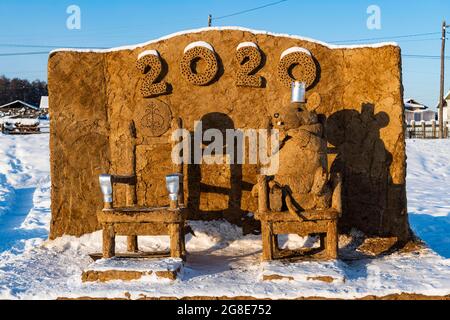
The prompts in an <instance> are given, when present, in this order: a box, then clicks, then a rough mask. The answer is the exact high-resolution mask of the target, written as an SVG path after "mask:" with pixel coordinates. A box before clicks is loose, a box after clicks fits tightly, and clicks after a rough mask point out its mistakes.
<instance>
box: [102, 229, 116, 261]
mask: <svg viewBox="0 0 450 320" xmlns="http://www.w3.org/2000/svg"><path fill="white" fill-rule="evenodd" d="M115 238H116V235H115V233H114V228H113V226H112V225H104V226H103V258H104V259H109V258H112V257H114V256H115V255H116V240H115Z"/></svg>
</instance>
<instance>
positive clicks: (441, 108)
mask: <svg viewBox="0 0 450 320" xmlns="http://www.w3.org/2000/svg"><path fill="white" fill-rule="evenodd" d="M446 30H447V23H446V22H445V21H444V22H442V47H441V87H440V93H439V138H440V139H443V138H445V137H444V94H445V93H444V85H445V75H444V71H445V38H446V36H447V32H446ZM449 107H450V106H449ZM447 112H449V110H447Z"/></svg>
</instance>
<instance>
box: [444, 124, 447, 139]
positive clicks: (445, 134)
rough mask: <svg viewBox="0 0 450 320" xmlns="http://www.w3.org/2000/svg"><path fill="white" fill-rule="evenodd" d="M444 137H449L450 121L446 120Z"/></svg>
mask: <svg viewBox="0 0 450 320" xmlns="http://www.w3.org/2000/svg"><path fill="white" fill-rule="evenodd" d="M444 138H445V139H447V138H448V122H447V121H444Z"/></svg>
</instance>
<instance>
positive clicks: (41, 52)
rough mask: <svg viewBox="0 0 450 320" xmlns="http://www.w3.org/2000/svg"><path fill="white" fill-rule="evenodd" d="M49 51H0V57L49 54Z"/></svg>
mask: <svg viewBox="0 0 450 320" xmlns="http://www.w3.org/2000/svg"><path fill="white" fill-rule="evenodd" d="M49 53H50V52H49V51H35V52H12V53H0V57H13V56H35V55H44V54H49Z"/></svg>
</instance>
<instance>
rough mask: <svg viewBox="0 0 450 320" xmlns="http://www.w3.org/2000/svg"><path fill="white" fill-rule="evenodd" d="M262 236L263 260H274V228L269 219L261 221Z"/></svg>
mask: <svg viewBox="0 0 450 320" xmlns="http://www.w3.org/2000/svg"><path fill="white" fill-rule="evenodd" d="M261 236H262V243H263V254H262V258H263V261H271V260H273V245H274V242H273V229H272V223H271V222H268V221H261Z"/></svg>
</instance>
